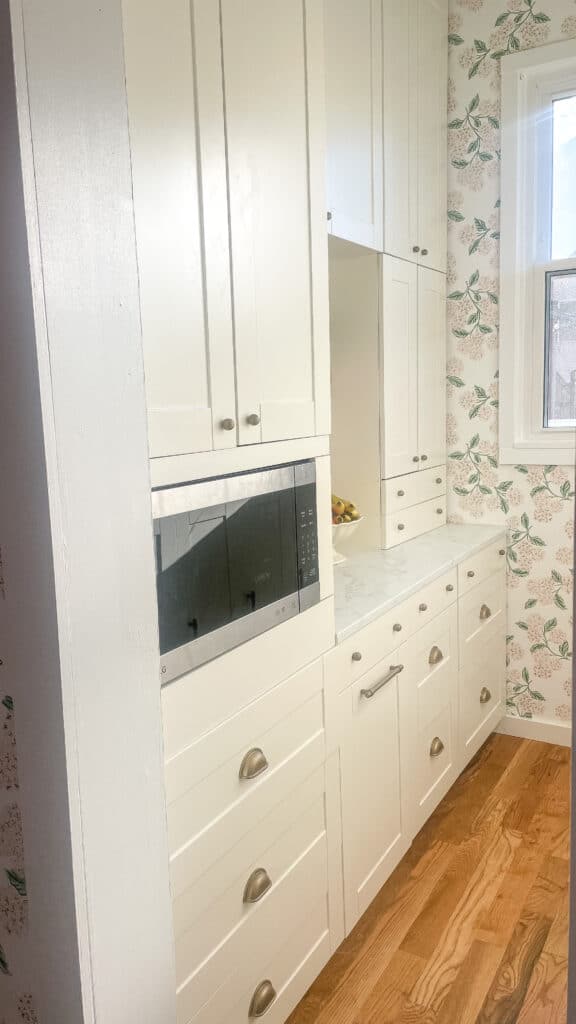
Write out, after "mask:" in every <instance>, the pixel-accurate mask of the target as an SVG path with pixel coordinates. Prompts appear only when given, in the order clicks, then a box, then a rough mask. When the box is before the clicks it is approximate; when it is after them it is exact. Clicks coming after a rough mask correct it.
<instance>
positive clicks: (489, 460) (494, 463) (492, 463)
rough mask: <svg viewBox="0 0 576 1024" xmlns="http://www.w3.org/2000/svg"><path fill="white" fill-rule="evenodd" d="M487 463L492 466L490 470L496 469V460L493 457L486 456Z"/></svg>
mask: <svg viewBox="0 0 576 1024" xmlns="http://www.w3.org/2000/svg"><path fill="white" fill-rule="evenodd" d="M488 462H489V463H490V465H491V466H492V469H498V459H495V458H494V456H493V455H489V456H488Z"/></svg>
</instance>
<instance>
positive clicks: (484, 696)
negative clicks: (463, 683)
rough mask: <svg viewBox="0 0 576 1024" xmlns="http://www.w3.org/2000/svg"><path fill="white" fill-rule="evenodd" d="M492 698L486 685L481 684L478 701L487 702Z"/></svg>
mask: <svg viewBox="0 0 576 1024" xmlns="http://www.w3.org/2000/svg"><path fill="white" fill-rule="evenodd" d="M491 700H492V694H491V693H490V690H489V689H488V687H487V686H483V687H482V689H481V690H480V703H481V704H488V703H489V702H490V701H491Z"/></svg>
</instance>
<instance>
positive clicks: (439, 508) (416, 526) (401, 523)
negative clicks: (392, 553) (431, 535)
mask: <svg viewBox="0 0 576 1024" xmlns="http://www.w3.org/2000/svg"><path fill="white" fill-rule="evenodd" d="M445 523H446V501H445V496H442V497H439V498H433V499H432V501H424V502H422V503H421V504H420V505H412V506H411V507H410V508H405V509H402V510H401V511H399V512H394V513H392V514H391V515H387V516H384V517H383V518H382V530H383V547H385V548H393V547H396V545H397V544H403V543H404V541H407V540H412V539H413V538H414V537H419V536H420V535H421V534H422V533H428V531H429V530H435V529H436V527H437V526H444V525H445Z"/></svg>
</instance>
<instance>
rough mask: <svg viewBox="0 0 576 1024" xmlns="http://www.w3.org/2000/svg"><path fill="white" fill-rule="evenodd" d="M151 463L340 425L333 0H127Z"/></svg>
mask: <svg viewBox="0 0 576 1024" xmlns="http://www.w3.org/2000/svg"><path fill="white" fill-rule="evenodd" d="M123 15H124V32H125V54H126V75H127V93H128V116H129V125H130V136H131V150H132V161H133V179H134V205H135V220H136V235H137V247H138V264H139V275H140V287H141V308H142V330H143V341H144V357H145V372H146V388H147V400H148V416H149V433H150V453H151V456H152V458H153V459H156V458H159V459H161V458H164V457H169V456H178V455H190V454H192V453H195V452H208V451H212V450H214V449H230V448H235V447H236V446H241V445H253V444H258V443H261V442H276V441H283V440H286V439H291V438H301V437H313V436H315V435H325V434H328V432H329V397H330V396H329V388H328V364H329V355H328V330H327V316H326V307H327V257H326V239H325V231H326V202H325V189H324V132H323V110H324V80H323V38H322V33H323V24H322V6H321V3H320V0H306V2H305V3H301V2H297V0H289V2H286V0H246V2H245V3H243V4H241V5H239V4H237V3H236V2H235V0H220V2H214V0H192V2H190V0H167V2H166V3H162V4H156V3H154V2H153V0H124V5H123Z"/></svg>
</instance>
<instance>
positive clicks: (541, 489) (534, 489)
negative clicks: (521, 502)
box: [530, 484, 548, 498]
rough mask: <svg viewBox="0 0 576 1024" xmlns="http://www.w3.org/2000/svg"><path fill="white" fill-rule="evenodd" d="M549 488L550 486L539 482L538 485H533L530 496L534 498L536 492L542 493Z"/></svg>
mask: <svg viewBox="0 0 576 1024" xmlns="http://www.w3.org/2000/svg"><path fill="white" fill-rule="evenodd" d="M547 490H548V488H547V487H544V485H543V484H538V486H537V487H533V488H532V490H531V491H530V497H531V498H533V497H534V495H535V494H541V493H542V491H547Z"/></svg>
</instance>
